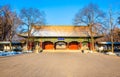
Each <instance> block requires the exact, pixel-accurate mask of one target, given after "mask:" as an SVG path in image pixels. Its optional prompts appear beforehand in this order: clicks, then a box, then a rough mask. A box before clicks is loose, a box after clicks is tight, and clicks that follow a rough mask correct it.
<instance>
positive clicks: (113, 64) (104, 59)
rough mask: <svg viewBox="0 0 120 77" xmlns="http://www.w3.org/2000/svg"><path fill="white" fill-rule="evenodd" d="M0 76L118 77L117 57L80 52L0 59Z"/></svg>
mask: <svg viewBox="0 0 120 77" xmlns="http://www.w3.org/2000/svg"><path fill="white" fill-rule="evenodd" d="M0 77H120V57H118V56H108V55H104V54H101V53H88V54H85V53H81V52H42V53H39V54H35V53H28V54H20V55H16V56H8V57H0Z"/></svg>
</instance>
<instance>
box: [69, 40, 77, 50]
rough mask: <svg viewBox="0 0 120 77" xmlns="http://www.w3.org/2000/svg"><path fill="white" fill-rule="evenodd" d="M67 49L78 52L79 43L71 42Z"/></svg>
mask: <svg viewBox="0 0 120 77" xmlns="http://www.w3.org/2000/svg"><path fill="white" fill-rule="evenodd" d="M69 49H70V50H78V49H79V43H78V42H77V41H72V42H70V43H69Z"/></svg>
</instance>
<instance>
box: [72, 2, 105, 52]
mask: <svg viewBox="0 0 120 77" xmlns="http://www.w3.org/2000/svg"><path fill="white" fill-rule="evenodd" d="M104 17H105V13H104V12H103V11H101V10H100V9H99V7H98V5H96V4H93V3H90V4H88V5H87V6H85V7H83V8H82V9H81V10H80V11H79V12H78V13H77V14H76V16H75V19H74V24H75V25H87V26H88V27H89V30H90V37H91V43H92V48H91V49H92V50H93V51H94V32H95V27H94V25H95V24H100V26H101V28H102V27H103V23H104V21H103V19H104ZM96 26H97V25H96ZM96 28H97V27H96ZM101 31H102V30H101Z"/></svg>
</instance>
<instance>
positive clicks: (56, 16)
mask: <svg viewBox="0 0 120 77" xmlns="http://www.w3.org/2000/svg"><path fill="white" fill-rule="evenodd" d="M90 2H92V3H96V4H98V5H99V7H100V8H101V9H103V10H105V11H107V10H108V8H109V7H112V8H113V9H114V10H116V9H120V8H119V7H120V0H0V5H5V4H10V5H11V7H12V8H13V9H15V10H19V9H21V8H24V7H28V8H29V7H33V8H38V9H40V10H41V11H44V12H45V13H46V21H47V24H50V25H72V22H73V19H74V16H75V14H76V13H77V12H78V10H79V9H81V8H82V7H83V6H85V5H87V4H88V3H90Z"/></svg>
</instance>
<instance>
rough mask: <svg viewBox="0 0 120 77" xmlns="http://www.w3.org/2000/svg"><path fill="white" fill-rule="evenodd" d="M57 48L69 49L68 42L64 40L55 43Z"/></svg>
mask: <svg viewBox="0 0 120 77" xmlns="http://www.w3.org/2000/svg"><path fill="white" fill-rule="evenodd" d="M55 49H67V43H66V42H64V41H58V42H56V43H55Z"/></svg>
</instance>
